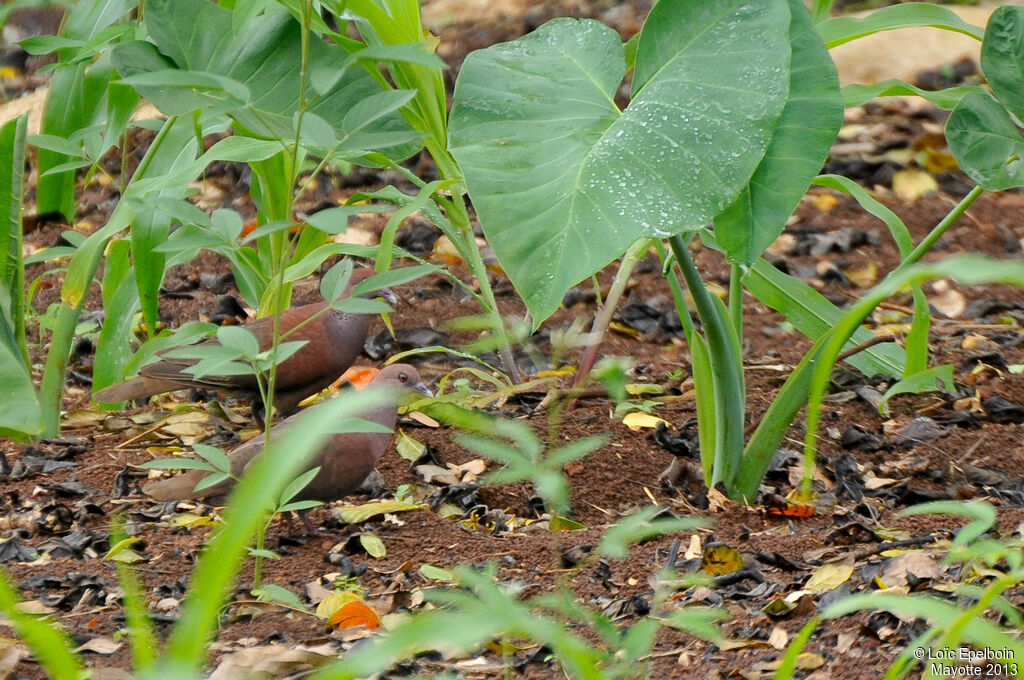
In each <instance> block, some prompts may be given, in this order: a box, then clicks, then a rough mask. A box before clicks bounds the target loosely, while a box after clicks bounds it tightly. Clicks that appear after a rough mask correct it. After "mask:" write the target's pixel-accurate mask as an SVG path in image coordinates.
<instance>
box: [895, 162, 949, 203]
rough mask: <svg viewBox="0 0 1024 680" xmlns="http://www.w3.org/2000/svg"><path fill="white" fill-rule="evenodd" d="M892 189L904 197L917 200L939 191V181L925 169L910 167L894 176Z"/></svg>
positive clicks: (908, 199)
mask: <svg viewBox="0 0 1024 680" xmlns="http://www.w3.org/2000/svg"><path fill="white" fill-rule="evenodd" d="M892 190H893V191H894V192H896V195H897V196H899V197H900V198H902V199H905V200H907V201H916V200H917V199H919V198H921V197H922V196H927V195H928V194H933V193H935V192H936V191H938V190H939V183H938V182H936V181H935V178H934V177H932V176H931V175H930V174H928V173H927V172H925V171H924V170H915V169H912V168H909V169H907V170H900V171H899V172H897V173H896V174H895V175H893V176H892Z"/></svg>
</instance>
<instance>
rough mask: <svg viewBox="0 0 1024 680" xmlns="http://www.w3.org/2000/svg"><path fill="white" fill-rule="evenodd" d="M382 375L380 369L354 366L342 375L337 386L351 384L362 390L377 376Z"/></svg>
mask: <svg viewBox="0 0 1024 680" xmlns="http://www.w3.org/2000/svg"><path fill="white" fill-rule="evenodd" d="M378 373H380V369H377V368H372V367H370V366H352V367H351V368H349V369H348V370H347V371H345V372H344V373H342V374H341V377H340V378H338V380H337V382H336V384H337V385H341V384H343V383H346V382H348V383H351V384H352V386H353V387H355V388H356V389H357V390H361V389H363V388H364V387H366V386H367V385H369V384H370V383H371V382H372V381H373V379H374V378H375V377H377V374H378Z"/></svg>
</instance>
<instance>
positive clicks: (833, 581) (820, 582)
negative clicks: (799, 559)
mask: <svg viewBox="0 0 1024 680" xmlns="http://www.w3.org/2000/svg"><path fill="white" fill-rule="evenodd" d="M852 575H853V565H850V564H836V563H832V564H823V565H822V566H820V567H818V570H817V571H816V572H814V573H813V574H812V575H811V578H810V579H808V580H807V583H806V584H805V585H804V589H805V590H810V591H812V592H815V593H819V594H820V593H827V592H828V591H830V590H835V589H836V588H838V587H839V586H841V585H843V584H844V583H846V582H847V581H848V580H849V578H850V576H852Z"/></svg>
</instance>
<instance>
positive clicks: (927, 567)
mask: <svg viewBox="0 0 1024 680" xmlns="http://www.w3.org/2000/svg"><path fill="white" fill-rule="evenodd" d="M939 563H940V560H939V558H938V557H937V556H936V555H932V554H929V553H926V552H922V551H920V550H913V551H911V552H906V553H903V554H902V555H898V556H896V557H894V558H892V559H891V560H889V562H888V564H886V565H885V568H884V569H883V570H882V573H881V574H879V575H878V578H879V579H881V581H882V582H883V583H884V584H885V585H886V587H888V588H892V587H894V586H905V585H907V576H908V575H912V576H914V577H916V578H917V579H926V578H927V579H933V580H934V579H938V578H941V577H942V571H941V568H940V564H939Z"/></svg>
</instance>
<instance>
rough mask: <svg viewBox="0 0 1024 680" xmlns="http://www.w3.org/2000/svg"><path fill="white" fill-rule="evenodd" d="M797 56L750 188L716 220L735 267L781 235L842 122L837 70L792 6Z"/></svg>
mask: <svg viewBox="0 0 1024 680" xmlns="http://www.w3.org/2000/svg"><path fill="white" fill-rule="evenodd" d="M789 5H790V12H791V16H792V18H791V24H790V27H789V35H790V42H791V45H792V50H793V56H792V64H791V67H790V76H789V99H788V100H787V101H786V105H785V107H784V108H783V109H782V117H781V118H780V119H779V122H778V125H777V126H776V128H775V132H774V134H773V135H772V141H771V143H770V144H769V145H768V150H767V151H766V152H765V154H764V158H763V159H762V160H761V164H760V165H759V166H758V167H757V170H755V171H754V176H753V177H751V178H750V183H749V184H748V185H747V186H746V188H744V190H743V191H742V192H740V195H739V196H738V197H737V198H736V200H735V201H734V202H733V203H732V204H730V205H729V207H727V208H726V209H725V210H724V211H723V212H722V213H721V214H720V215H718V217H716V218H715V236H716V238H717V239H718V243H719V245H721V246H722V248H724V249H725V252H726V254H727V255H728V257H729V260H730V261H731V262H736V263H739V264H744V265H747V266H750V265H752V264H754V261H755V260H757V258H759V257H761V254H762V253H764V251H765V249H767V248H768V246H770V245H771V244H772V242H773V241H774V240H775V239H776V238H778V236H779V234H781V233H782V230H783V228H785V226H786V220H787V219H789V216H790V215H791V214H792V213H793V210H794V209H795V208H796V206H797V204H798V203H799V202H800V199H801V198H803V195H804V194H805V193H806V192H807V187H808V185H809V184H810V183H811V180H813V179H814V177H815V175H817V174H818V171H819V170H820V169H821V165H822V163H824V162H825V158H826V156H828V151H829V149H830V148H831V146H832V142H833V141H835V138H836V134H837V133H838V132H839V126H840V125H841V124H842V122H843V103H842V98H841V97H840V94H839V76H838V74H837V73H836V67H835V64H834V63H833V62H832V58H831V57H830V56H829V54H828V52H827V51H826V50H825V45H824V44H822V42H821V38H820V37H818V33H817V32H816V31H815V30H814V25H813V24H812V23H811V19H810V16H809V15H808V14H807V12H806V11H804V7H803V2H802V1H801V0H790V1H789Z"/></svg>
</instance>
